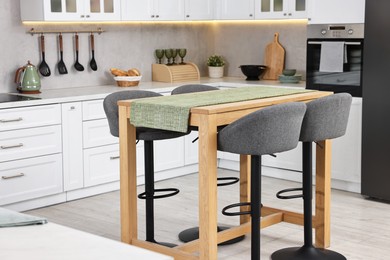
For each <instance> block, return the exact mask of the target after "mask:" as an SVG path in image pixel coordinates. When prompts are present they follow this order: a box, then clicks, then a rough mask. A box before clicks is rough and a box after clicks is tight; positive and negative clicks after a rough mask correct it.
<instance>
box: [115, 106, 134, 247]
mask: <svg viewBox="0 0 390 260" xmlns="http://www.w3.org/2000/svg"><path fill="white" fill-rule="evenodd" d="M119 136H120V138H119V140H120V142H119V148H120V210H121V240H122V242H124V243H128V244H131V243H132V239H136V238H137V229H138V228H137V227H138V226H137V166H136V136H135V127H134V126H132V125H131V124H130V121H129V119H128V118H127V108H126V107H119Z"/></svg>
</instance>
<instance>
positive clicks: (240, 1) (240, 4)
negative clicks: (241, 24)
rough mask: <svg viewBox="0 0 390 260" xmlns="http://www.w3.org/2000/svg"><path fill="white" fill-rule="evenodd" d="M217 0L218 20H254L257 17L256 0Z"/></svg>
mask: <svg viewBox="0 0 390 260" xmlns="http://www.w3.org/2000/svg"><path fill="white" fill-rule="evenodd" d="M216 1H217V5H216V10H217V11H216V19H218V20H253V19H254V17H255V15H254V11H255V3H254V0H216Z"/></svg>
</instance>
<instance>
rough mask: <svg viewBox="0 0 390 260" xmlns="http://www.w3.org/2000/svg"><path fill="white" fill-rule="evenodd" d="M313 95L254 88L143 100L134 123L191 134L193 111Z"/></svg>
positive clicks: (134, 107) (133, 106)
mask: <svg viewBox="0 0 390 260" xmlns="http://www.w3.org/2000/svg"><path fill="white" fill-rule="evenodd" d="M310 91H313V90H306V89H298V88H280V87H265V86H251V87H241V88H233V89H226V90H218V91H206V92H197V93H189V94H181V95H172V96H163V97H152V98H143V99H139V100H135V101H133V102H132V103H131V113H130V123H131V124H133V125H134V126H135V127H148V128H156V129H163V130H168V131H175V132H182V133H186V132H187V130H188V119H189V115H190V109H191V108H193V107H200V106H209V105H217V104H225V103H232V102H239V101H246V100H252V99H259V98H268V97H276V96H284V95H293V94H298V93H303V92H310Z"/></svg>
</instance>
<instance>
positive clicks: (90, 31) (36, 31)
mask: <svg viewBox="0 0 390 260" xmlns="http://www.w3.org/2000/svg"><path fill="white" fill-rule="evenodd" d="M104 32H105V31H104V30H103V29H102V28H97V29H96V30H69V31H68V30H64V31H51V30H47V31H46V30H42V31H40V30H35V29H34V28H31V29H30V30H29V31H27V32H26V33H29V34H31V36H33V35H34V34H49V33H51V34H52V33H55V34H60V33H97V34H101V33H104Z"/></svg>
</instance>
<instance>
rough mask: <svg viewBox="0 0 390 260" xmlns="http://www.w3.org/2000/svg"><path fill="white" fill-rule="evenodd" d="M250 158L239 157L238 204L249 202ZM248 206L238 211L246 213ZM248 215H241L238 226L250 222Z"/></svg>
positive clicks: (246, 156)
mask: <svg viewBox="0 0 390 260" xmlns="http://www.w3.org/2000/svg"><path fill="white" fill-rule="evenodd" d="M250 187H251V157H250V156H249V155H240V202H249V201H251V199H250V197H251V190H250ZM249 208H250V207H249V206H242V207H241V208H240V211H248V210H249ZM250 219H251V218H250V215H241V216H240V224H245V223H247V222H249V221H250Z"/></svg>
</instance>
